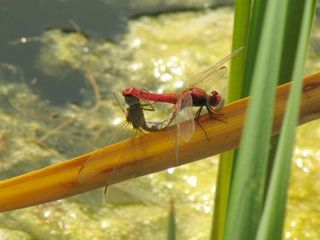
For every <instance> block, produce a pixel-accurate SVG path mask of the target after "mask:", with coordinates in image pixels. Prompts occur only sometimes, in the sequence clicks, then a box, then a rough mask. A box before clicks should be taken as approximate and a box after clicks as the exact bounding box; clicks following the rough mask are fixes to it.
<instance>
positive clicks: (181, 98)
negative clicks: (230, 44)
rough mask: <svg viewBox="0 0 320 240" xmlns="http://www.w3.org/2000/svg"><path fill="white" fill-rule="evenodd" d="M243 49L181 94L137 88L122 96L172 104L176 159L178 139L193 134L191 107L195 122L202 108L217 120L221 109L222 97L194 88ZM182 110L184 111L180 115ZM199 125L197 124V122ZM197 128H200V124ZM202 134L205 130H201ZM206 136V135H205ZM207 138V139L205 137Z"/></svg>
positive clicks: (208, 78) (126, 90) (206, 72)
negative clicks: (194, 113) (174, 118)
mask: <svg viewBox="0 0 320 240" xmlns="http://www.w3.org/2000/svg"><path fill="white" fill-rule="evenodd" d="M242 49H243V48H239V49H237V50H235V51H233V52H232V53H231V54H230V55H228V56H226V57H225V58H223V59H222V60H220V61H219V62H218V63H216V64H215V65H213V66H212V67H210V68H209V69H207V70H205V71H204V72H202V73H200V75H199V77H198V78H197V80H196V81H195V82H194V83H193V84H192V85H191V86H190V87H189V88H187V89H185V90H184V91H182V92H181V93H178V94H174V93H169V94H162V93H151V92H148V91H146V90H142V89H137V88H128V89H125V90H123V91H122V95H123V96H125V97H127V96H135V97H137V98H139V99H144V100H147V101H153V102H164V103H171V104H174V111H173V112H174V117H176V118H177V147H176V159H178V146H179V140H178V139H179V137H180V135H182V139H183V140H184V141H186V142H187V141H189V140H190V139H191V137H192V136H193V134H194V131H195V124H194V116H193V112H192V106H198V107H200V108H199V110H198V111H197V113H196V120H198V118H199V116H200V114H201V111H202V109H203V107H206V109H207V111H208V113H209V116H210V117H211V118H217V114H216V111H217V110H220V109H221V108H222V106H221V105H222V103H223V100H222V97H221V95H220V94H219V93H218V92H217V91H215V90H213V91H212V92H211V93H210V94H207V93H206V91H205V90H204V89H202V88H199V87H196V85H199V84H203V83H205V82H207V81H209V80H210V79H211V77H212V76H213V75H215V74H216V73H217V72H218V70H221V69H225V67H224V66H223V65H224V64H225V63H226V62H227V61H228V60H230V59H231V58H232V57H234V56H235V55H237V54H238V53H239V52H240V51H241V50H242ZM182 110H184V111H183V112H184V113H182ZM184 120H186V121H185V122H183V124H182V126H181V128H183V131H180V123H181V122H182V121H184ZM198 123H199V122H198ZM199 126H200V127H201V128H202V126H201V124H200V123H199ZM202 130H203V131H204V133H205V134H206V132H205V130H204V129H203V128H202ZM206 136H207V135H206ZM207 138H208V137H207Z"/></svg>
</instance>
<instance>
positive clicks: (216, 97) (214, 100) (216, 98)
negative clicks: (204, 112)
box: [209, 91, 221, 106]
mask: <svg viewBox="0 0 320 240" xmlns="http://www.w3.org/2000/svg"><path fill="white" fill-rule="evenodd" d="M220 101H221V96H220V94H219V93H218V92H217V91H212V92H211V94H210V97H209V104H210V106H217V105H218V104H219V103H220Z"/></svg>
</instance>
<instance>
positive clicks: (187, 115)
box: [176, 92, 195, 142]
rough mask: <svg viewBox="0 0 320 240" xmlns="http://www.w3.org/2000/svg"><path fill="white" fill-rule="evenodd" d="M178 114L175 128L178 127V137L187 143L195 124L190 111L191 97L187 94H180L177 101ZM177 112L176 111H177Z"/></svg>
mask: <svg viewBox="0 0 320 240" xmlns="http://www.w3.org/2000/svg"><path fill="white" fill-rule="evenodd" d="M179 100H180V101H179V103H180V104H179V112H178V114H177V117H176V118H177V126H178V125H179V128H181V129H180V130H181V131H180V136H181V137H182V139H183V140H184V141H185V142H187V141H189V140H190V139H191V137H192V136H193V134H194V130H195V126H194V125H195V124H194V115H193V111H192V96H191V94H190V93H189V92H186V93H184V94H181V97H180V99H179ZM177 111H178V110H177Z"/></svg>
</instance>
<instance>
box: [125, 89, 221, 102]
mask: <svg viewBox="0 0 320 240" xmlns="http://www.w3.org/2000/svg"><path fill="white" fill-rule="evenodd" d="M186 94H190V95H191V96H192V102H193V106H205V105H207V104H209V105H211V106H216V105H218V104H219V102H220V101H221V96H220V95H219V93H218V92H216V91H212V92H211V94H210V95H208V94H207V93H206V91H204V90H203V89H201V88H198V87H190V88H188V89H186V90H184V91H183V92H181V93H179V94H175V93H151V92H147V91H145V90H141V89H137V88H128V89H125V90H123V91H122V95H123V96H127V95H132V96H135V97H137V98H140V99H144V100H148V101H153V102H165V103H171V104H176V103H177V101H178V98H181V97H183V96H184V95H186Z"/></svg>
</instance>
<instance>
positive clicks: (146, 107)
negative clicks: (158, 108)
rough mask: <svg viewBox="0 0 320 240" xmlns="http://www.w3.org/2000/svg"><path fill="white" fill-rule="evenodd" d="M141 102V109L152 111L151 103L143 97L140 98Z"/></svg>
mask: <svg viewBox="0 0 320 240" xmlns="http://www.w3.org/2000/svg"><path fill="white" fill-rule="evenodd" d="M142 101H143V103H142V104H141V106H142V109H143V110H146V111H154V110H155V109H154V107H153V106H152V104H151V103H150V102H149V101H148V100H145V99H142Z"/></svg>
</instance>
